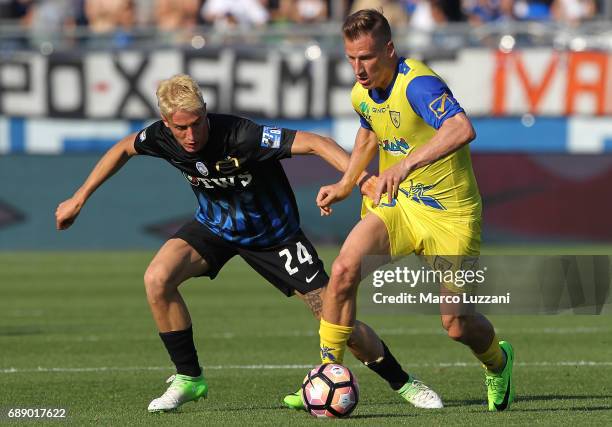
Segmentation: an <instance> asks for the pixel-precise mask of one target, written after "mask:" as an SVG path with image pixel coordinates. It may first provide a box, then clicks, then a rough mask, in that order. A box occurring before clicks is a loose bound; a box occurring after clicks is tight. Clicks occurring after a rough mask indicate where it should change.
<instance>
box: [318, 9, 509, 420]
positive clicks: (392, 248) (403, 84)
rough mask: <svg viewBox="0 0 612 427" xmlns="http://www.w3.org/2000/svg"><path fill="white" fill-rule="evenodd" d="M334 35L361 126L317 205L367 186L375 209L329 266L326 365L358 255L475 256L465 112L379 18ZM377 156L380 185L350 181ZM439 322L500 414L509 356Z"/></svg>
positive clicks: (343, 335)
mask: <svg viewBox="0 0 612 427" xmlns="http://www.w3.org/2000/svg"><path fill="white" fill-rule="evenodd" d="M342 31H343V36H344V48H345V53H346V56H347V59H348V61H349V62H350V65H351V67H352V69H353V72H354V73H355V78H356V80H357V82H356V83H355V86H354V88H353V90H352V93H351V101H352V103H353V107H354V109H355V111H356V112H357V113H358V114H359V116H360V120H361V127H360V128H359V130H358V132H357V136H356V139H355V146H354V149H353V153H352V155H351V158H350V163H349V167H348V169H347V171H346V172H345V173H344V176H343V177H342V179H341V180H340V181H339V182H338V183H336V184H333V185H329V186H325V187H322V188H321V190H320V192H319V194H318V196H317V204H318V205H319V207H320V208H321V211H322V214H324V215H329V214H330V213H331V208H330V206H331V205H332V204H333V203H335V202H338V201H341V200H343V199H345V198H346V197H347V196H348V195H349V194H350V192H351V189H352V188H353V186H354V185H355V184H358V185H375V186H376V191H375V197H374V200H368V199H365V198H364V209H363V212H362V214H363V215H362V219H361V221H360V222H359V223H358V224H357V225H356V226H355V227H354V228H353V230H352V231H351V232H350V234H349V236H348V237H347V239H346V241H345V242H344V245H343V246H342V249H341V250H340V254H339V255H338V258H337V259H336V260H335V262H334V264H333V266H332V275H331V279H330V282H329V285H328V288H327V293H326V296H325V298H324V301H323V311H322V318H321V326H320V330H319V334H320V338H321V358H322V360H323V362H324V363H330V362H334V363H342V360H343V355H344V349H345V347H346V341H347V339H348V337H349V336H350V334H351V331H352V327H353V324H354V321H355V312H356V306H355V299H356V294H357V286H358V284H359V281H360V275H361V270H360V268H361V267H360V264H361V261H362V259H363V257H364V256H367V255H372V254H386V255H391V256H392V257H395V256H400V255H408V254H410V253H413V252H414V253H416V254H422V255H424V256H426V257H428V258H429V257H432V258H433V257H436V256H442V257H445V256H446V257H448V256H450V257H454V256H455V257H461V256H477V255H478V254H479V251H480V220H481V199H480V195H479V192H478V187H477V185H476V180H475V178H474V174H473V171H472V164H471V161H470V152H469V148H468V144H469V143H470V141H472V140H473V139H474V138H475V132H474V129H473V127H472V124H471V123H470V120H469V119H468V118H467V116H466V115H465V112H464V111H463V109H462V108H461V106H460V105H459V103H458V102H457V100H456V99H455V98H454V97H453V94H452V92H451V91H450V90H449V88H448V87H447V86H446V84H445V83H444V81H443V80H442V79H441V78H440V77H438V76H437V75H436V74H435V73H434V72H433V71H432V70H431V69H429V68H428V67H427V66H426V65H425V64H423V63H422V62H419V61H416V60H412V59H405V58H400V57H398V55H397V53H396V52H395V47H394V45H393V41H392V40H391V30H390V28H389V24H388V22H387V20H386V19H385V17H384V16H383V15H382V14H381V13H380V12H378V11H375V10H371V9H368V10H361V11H359V12H356V13H354V14H353V15H350V16H349V17H348V18H347V19H346V21H345V23H344V26H343V28H342ZM376 152H378V153H379V155H380V163H379V164H380V174H379V176H378V178H377V179H376V178H371V179H367V180H362V181H365V182H357V181H358V177H359V176H360V174H361V173H362V172H363V171H364V169H365V168H366V166H367V165H368V164H369V162H370V160H372V158H373V157H374V155H375V154H376ZM385 193H386V194H385ZM446 259H448V258H446ZM450 287H451V288H452V285H451V286H450ZM441 313H442V314H441V316H442V325H443V327H444V329H445V330H446V331H447V333H448V336H449V337H450V338H452V339H453V340H455V341H459V342H461V343H462V344H465V345H466V346H468V347H469V348H470V349H471V350H472V352H473V353H474V355H475V356H476V358H477V359H478V360H480V361H481V362H482V364H483V365H484V367H485V376H486V385H487V389H488V390H487V391H488V401H489V410H491V411H503V410H504V409H506V408H507V407H508V406H509V405H510V403H511V402H512V400H513V398H514V384H513V382H512V365H513V360H514V352H513V350H512V347H511V346H510V344H509V343H508V342H506V341H499V340H498V338H497V337H496V335H495V330H494V329H493V326H492V325H491V323H490V322H489V321H488V320H487V318H486V317H484V316H483V315H482V314H479V313H476V312H475V311H472V312H471V313H469V312H468V314H465V311H461V312H452V311H451V312H450V313H447V312H446V311H442V312H441Z"/></svg>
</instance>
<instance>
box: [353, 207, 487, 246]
mask: <svg viewBox="0 0 612 427" xmlns="http://www.w3.org/2000/svg"><path fill="white" fill-rule="evenodd" d="M368 212H372V213H373V214H375V215H376V216H378V217H379V218H380V219H381V220H382V221H383V222H384V223H385V226H386V227H387V232H388V234H389V243H390V245H391V256H392V257H398V256H405V255H409V254H411V253H413V252H414V253H415V254H417V255H426V256H432V255H433V256H435V255H463V256H465V255H468V256H477V255H479V254H480V223H481V208H480V204H478V205H476V206H475V207H474V208H473V209H467V210H463V211H452V210H438V209H434V208H431V207H429V206H424V205H420V204H418V203H416V202H413V201H410V200H402V198H400V199H399V200H396V201H395V204H394V206H388V205H385V204H384V203H381V204H380V205H378V206H374V203H373V202H372V200H370V199H369V198H367V197H364V198H363V203H362V208H361V216H362V218H363V217H364V216H365V215H366V214H367V213H368Z"/></svg>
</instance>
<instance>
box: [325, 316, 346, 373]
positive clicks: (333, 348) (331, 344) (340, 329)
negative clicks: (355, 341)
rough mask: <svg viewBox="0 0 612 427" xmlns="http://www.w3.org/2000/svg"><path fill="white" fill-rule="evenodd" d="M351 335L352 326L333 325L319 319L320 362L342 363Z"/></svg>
mask: <svg viewBox="0 0 612 427" xmlns="http://www.w3.org/2000/svg"><path fill="white" fill-rule="evenodd" d="M352 333H353V327H352V326H340V325H334V324H333V323H329V322H326V321H325V320H323V319H321V326H320V327H319V337H320V339H321V362H322V363H342V361H343V360H344V350H346V342H347V341H348V339H349V337H350V336H351V334H352Z"/></svg>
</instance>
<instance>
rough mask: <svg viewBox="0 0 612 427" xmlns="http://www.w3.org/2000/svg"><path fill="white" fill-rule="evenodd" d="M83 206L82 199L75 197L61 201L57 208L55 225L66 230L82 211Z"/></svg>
mask: <svg viewBox="0 0 612 427" xmlns="http://www.w3.org/2000/svg"><path fill="white" fill-rule="evenodd" d="M82 206H83V204H82V203H81V201H79V200H77V199H76V198H74V197H71V198H70V199H68V200H64V201H63V202H62V203H60V204H59V205H58V206H57V209H56V210H55V227H56V228H57V229H58V230H65V229H67V228H68V227H70V226H71V225H72V224H73V223H74V220H75V219H76V217H77V216H78V215H79V212H81V207H82Z"/></svg>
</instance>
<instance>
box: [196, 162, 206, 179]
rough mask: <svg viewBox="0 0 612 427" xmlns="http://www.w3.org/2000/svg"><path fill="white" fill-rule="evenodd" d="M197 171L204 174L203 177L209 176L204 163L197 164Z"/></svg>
mask: <svg viewBox="0 0 612 427" xmlns="http://www.w3.org/2000/svg"><path fill="white" fill-rule="evenodd" d="M196 169H197V170H198V172H200V173H201V174H202V176H208V168H207V167H206V165H205V164H204V163H202V162H197V163H196Z"/></svg>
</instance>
